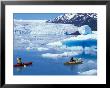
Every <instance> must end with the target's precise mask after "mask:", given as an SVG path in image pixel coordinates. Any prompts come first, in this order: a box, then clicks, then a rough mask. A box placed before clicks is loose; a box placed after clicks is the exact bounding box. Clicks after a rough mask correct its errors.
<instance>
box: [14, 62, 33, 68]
mask: <svg viewBox="0 0 110 88" xmlns="http://www.w3.org/2000/svg"><path fill="white" fill-rule="evenodd" d="M29 65H32V62H26V63H23V64H15V65H14V67H21V66H29Z"/></svg>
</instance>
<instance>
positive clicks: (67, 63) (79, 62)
mask: <svg viewBox="0 0 110 88" xmlns="http://www.w3.org/2000/svg"><path fill="white" fill-rule="evenodd" d="M82 62H83V61H77V62H75V61H74V62H65V63H64V64H65V65H72V64H82Z"/></svg>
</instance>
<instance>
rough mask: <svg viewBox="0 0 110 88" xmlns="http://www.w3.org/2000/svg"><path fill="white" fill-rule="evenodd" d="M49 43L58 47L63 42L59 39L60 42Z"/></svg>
mask: <svg viewBox="0 0 110 88" xmlns="http://www.w3.org/2000/svg"><path fill="white" fill-rule="evenodd" d="M47 45H49V46H55V47H58V46H62V42H61V41H58V42H53V43H48V44H47Z"/></svg>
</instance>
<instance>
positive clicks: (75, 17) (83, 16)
mask: <svg viewBox="0 0 110 88" xmlns="http://www.w3.org/2000/svg"><path fill="white" fill-rule="evenodd" d="M47 22H50V23H63V24H74V25H75V26H78V27H80V26H83V25H89V26H90V27H91V28H92V30H97V14H96V13H66V14H63V15H60V16H58V17H56V18H54V19H51V20H48V21H47Z"/></svg>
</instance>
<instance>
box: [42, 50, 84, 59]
mask: <svg viewBox="0 0 110 88" xmlns="http://www.w3.org/2000/svg"><path fill="white" fill-rule="evenodd" d="M80 53H82V52H80V51H78V52H76V51H74V52H64V53H61V54H53V53H45V54H42V57H45V58H62V57H70V56H74V55H78V54H80Z"/></svg>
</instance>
